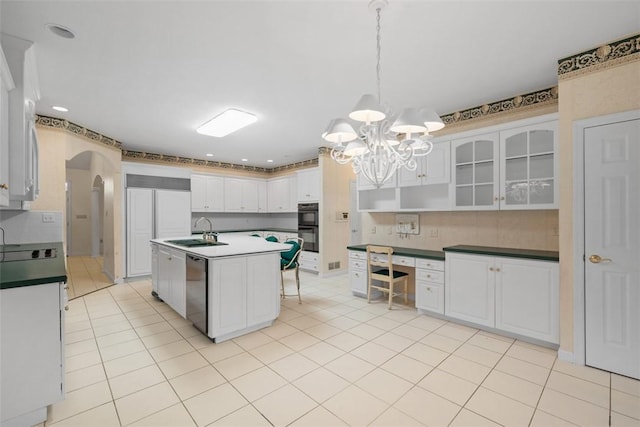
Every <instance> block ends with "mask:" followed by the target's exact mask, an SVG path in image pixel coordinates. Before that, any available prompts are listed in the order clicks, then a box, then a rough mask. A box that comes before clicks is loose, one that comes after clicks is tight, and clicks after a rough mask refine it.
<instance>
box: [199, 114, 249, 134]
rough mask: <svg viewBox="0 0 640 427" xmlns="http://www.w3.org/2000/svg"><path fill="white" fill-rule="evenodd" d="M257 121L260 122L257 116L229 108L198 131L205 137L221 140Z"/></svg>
mask: <svg viewBox="0 0 640 427" xmlns="http://www.w3.org/2000/svg"><path fill="white" fill-rule="evenodd" d="M256 120H258V118H257V117H256V116H255V114H251V113H247V112H246V111H240V110H236V109H235V108H229V109H227V110H225V111H224V112H222V113H220V114H218V115H217V116H215V117H214V118H213V119H211V120H209V121H208V122H206V123H205V124H203V125H202V126H200V127H199V128H198V129H197V130H196V131H197V132H198V133H200V134H203V135H209V136H215V137H217V138H221V137H223V136H227V135H229V134H230V133H232V132H235V131H237V130H238V129H242V128H243V127H245V126H248V125H250V124H252V123H255V122H256Z"/></svg>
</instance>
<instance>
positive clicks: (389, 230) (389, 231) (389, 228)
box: [387, 226, 393, 235]
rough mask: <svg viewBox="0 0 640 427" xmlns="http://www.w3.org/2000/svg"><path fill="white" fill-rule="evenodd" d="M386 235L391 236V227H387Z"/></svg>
mask: <svg viewBox="0 0 640 427" xmlns="http://www.w3.org/2000/svg"><path fill="white" fill-rule="evenodd" d="M387 234H389V235H391V234H393V227H391V226H388V227H387Z"/></svg>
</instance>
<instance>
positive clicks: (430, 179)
mask: <svg viewBox="0 0 640 427" xmlns="http://www.w3.org/2000/svg"><path fill="white" fill-rule="evenodd" d="M415 160H416V163H417V167H416V170H413V171H410V170H408V169H407V168H400V169H399V170H398V178H397V179H398V187H411V186H416V185H431V184H448V183H449V181H450V179H451V144H450V142H449V141H445V142H439V143H436V144H433V150H431V153H429V154H427V155H426V156H421V157H415Z"/></svg>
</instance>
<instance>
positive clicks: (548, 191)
mask: <svg viewBox="0 0 640 427" xmlns="http://www.w3.org/2000/svg"><path fill="white" fill-rule="evenodd" d="M557 127H558V123H557V121H552V122H545V123H540V124H536V125H530V126H524V127H518V128H513V129H508V130H501V131H500V132H495V133H490V134H484V135H480V136H474V137H468V138H464V139H458V140H454V141H453V142H452V143H451V156H452V162H451V164H452V179H451V189H450V197H451V198H452V202H453V209H455V210H491V209H501V210H515V209H523V210H524V209H557V207H558V202H557V194H558V178H557V160H558V157H557V146H558V129H557Z"/></svg>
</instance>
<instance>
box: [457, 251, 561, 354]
mask: <svg viewBox="0 0 640 427" xmlns="http://www.w3.org/2000/svg"><path fill="white" fill-rule="evenodd" d="M445 265H446V267H445V271H446V290H445V315H446V316H448V317H452V318H456V319H460V320H465V321H468V322H473V323H476V324H479V325H483V326H488V327H490V328H495V329H498V330H502V331H506V332H511V333H514V334H518V335H522V336H524V337H529V338H534V339H537V340H541V341H545V342H549V343H553V344H558V343H559V270H558V263H557V262H553V261H539V260H531V259H522V258H507V257H493V256H484V255H469V254H460V253H451V252H447V254H446V262H445Z"/></svg>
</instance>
